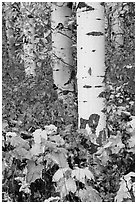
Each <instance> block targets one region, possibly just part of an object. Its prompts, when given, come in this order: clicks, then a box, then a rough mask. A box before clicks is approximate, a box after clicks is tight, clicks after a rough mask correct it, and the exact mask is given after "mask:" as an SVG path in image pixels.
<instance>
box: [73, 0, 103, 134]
mask: <svg viewBox="0 0 137 204" xmlns="http://www.w3.org/2000/svg"><path fill="white" fill-rule="evenodd" d="M77 24H78V27H77V66H78V67H77V83H78V115H79V127H80V128H85V127H86V129H89V127H90V130H91V132H92V133H96V135H97V136H98V135H99V133H100V131H102V130H103V129H104V128H105V126H106V118H105V114H104V113H103V112H102V110H103V109H104V105H105V104H104V99H103V98H101V97H99V95H100V93H101V92H103V91H104V89H105V86H104V83H103V80H104V75H105V63H104V62H105V38H104V37H105V36H104V6H103V5H102V4H101V3H98V2H97V3H92V2H89V3H84V2H80V3H79V4H78V9H77Z"/></svg>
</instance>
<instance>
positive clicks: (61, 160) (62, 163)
mask: <svg viewBox="0 0 137 204" xmlns="http://www.w3.org/2000/svg"><path fill="white" fill-rule="evenodd" d="M49 158H50V159H52V160H53V161H54V162H55V163H57V164H58V165H59V167H60V168H67V167H68V166H69V165H68V162H67V157H66V155H65V154H64V152H52V153H50V154H49Z"/></svg>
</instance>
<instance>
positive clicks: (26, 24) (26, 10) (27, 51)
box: [21, 2, 36, 76]
mask: <svg viewBox="0 0 137 204" xmlns="http://www.w3.org/2000/svg"><path fill="white" fill-rule="evenodd" d="M30 4H31V2H22V3H21V10H22V15H23V32H24V44H23V50H24V55H23V60H24V67H25V72H26V75H27V76H30V75H32V76H35V66H36V65H35V56H34V34H35V30H34V19H33V16H32V14H31V6H30Z"/></svg>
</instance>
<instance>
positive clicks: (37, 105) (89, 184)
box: [2, 2, 135, 202]
mask: <svg viewBox="0 0 137 204" xmlns="http://www.w3.org/2000/svg"><path fill="white" fill-rule="evenodd" d="M30 6H31V7H32V11H31V13H30V14H31V15H32V16H33V17H34V20H35V50H34V53H35V61H36V77H34V78H32V77H26V76H25V72H24V65H23V60H22V55H23V48H22V47H23V43H24V38H25V37H24V35H23V29H22V23H23V19H24V18H25V16H22V13H21V10H20V2H18V3H17V2H15V3H3V10H2V12H3V13H2V14H3V15H2V17H3V19H2V31H3V32H2V34H3V35H2V37H3V38H2V58H3V59H2V66H3V67H2V68H3V69H2V71H3V75H2V77H3V84H2V89H3V106H2V108H3V132H2V134H3V146H2V148H3V162H2V165H3V201H6V202H7V201H14V202H19V201H23V202H30V201H45V202H46V201H56V202H57V201H58V202H60V201H63V202H64V201H69V202H71V201H73V202H75V201H76V202H87V201H88V202H95V201H98V202H100V201H102V202H103V201H108V202H114V201H118V202H121V201H132V202H133V201H134V200H135V192H134V190H135V174H134V172H135V142H134V139H135V132H134V118H135V98H134V96H135V93H134V92H135V87H134V85H135V84H134V76H135V64H134V61H135V59H134V57H135V51H134V49H135V45H134V44H135V39H134V37H135V31H134V30H135V13H134V12H135V8H134V7H135V5H134V3H133V2H132V3H128V2H126V3H122V4H121V5H119V6H121V7H120V12H119V20H120V21H121V24H122V29H123V36H122V37H123V39H124V43H123V45H122V46H116V42H115V33H112V31H111V26H112V25H111V24H110V21H109V20H110V18H113V12H114V11H115V8H114V7H113V8H111V6H109V5H108V4H107V3H106V4H105V20H106V27H105V29H106V68H107V70H106V79H105V82H106V91H105V93H102V94H103V95H104V94H105V97H106V103H107V106H106V107H107V108H105V109H104V111H105V113H106V114H107V131H104V132H103V133H102V135H100V136H99V138H98V141H97V144H96V145H95V144H93V138H94V135H93V134H88V133H87V131H85V130H84V129H78V130H77V111H76V109H77V107H76V106H77V101H76V100H75V104H74V100H71V98H72V97H71V94H72V93H64V94H66V95H65V97H66V102H65V103H64V102H63V100H61V99H58V96H57V92H56V89H57V87H56V86H55V85H54V82H53V76H52V61H51V32H52V28H51V25H50V6H49V4H47V3H31V5H30ZM7 19H8V21H9V30H10V34H9V35H8V36H9V37H7V25H6V21H7ZM69 26H71V29H72V32H73V38H72V41H73V58H74V66H75V67H76V60H77V59H76V5H75V4H74V5H73V13H72V18H71V19H70V22H69ZM74 71H75V72H76V68H75V70H74ZM75 81H76V79H75ZM75 91H77V90H75ZM75 94H76V95H77V93H75ZM106 132H107V135H108V139H107V140H106V139H105V138H106V137H105V134H106Z"/></svg>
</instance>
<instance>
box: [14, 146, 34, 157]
mask: <svg viewBox="0 0 137 204" xmlns="http://www.w3.org/2000/svg"><path fill="white" fill-rule="evenodd" d="M12 154H13V155H14V156H15V158H18V159H20V160H22V159H31V154H30V152H29V151H27V150H26V149H25V148H23V147H16V148H15V149H14V150H13V151H12Z"/></svg>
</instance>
